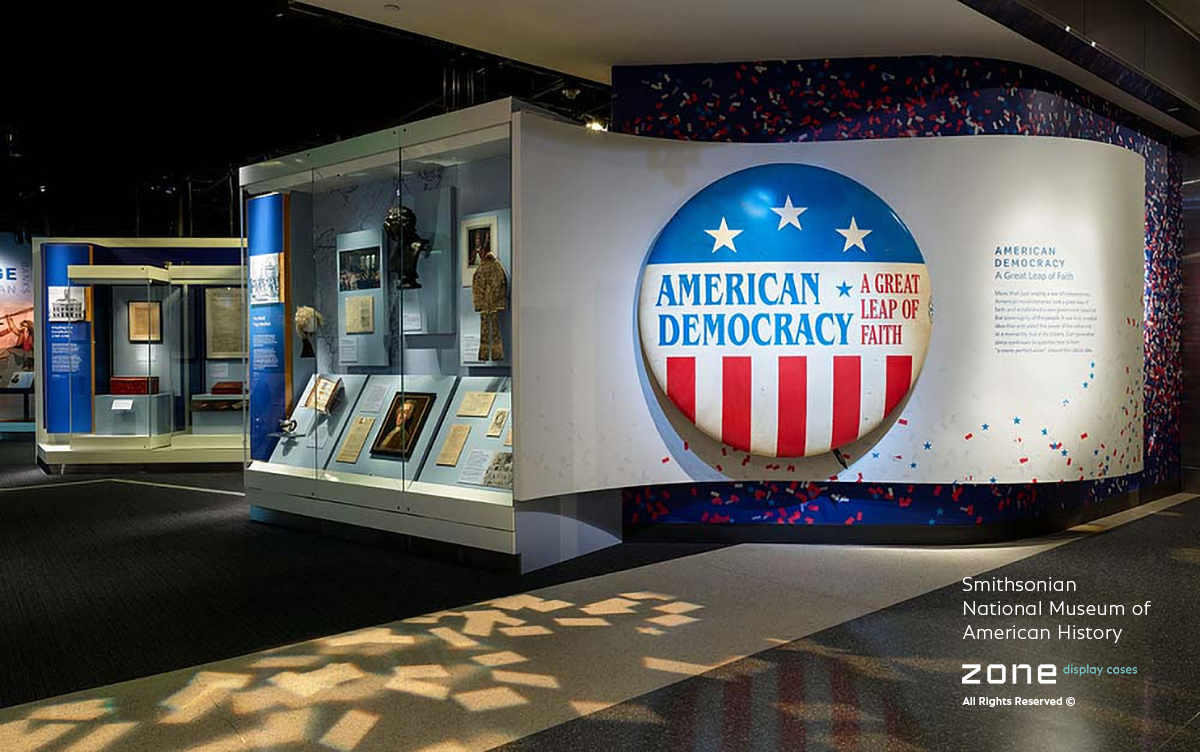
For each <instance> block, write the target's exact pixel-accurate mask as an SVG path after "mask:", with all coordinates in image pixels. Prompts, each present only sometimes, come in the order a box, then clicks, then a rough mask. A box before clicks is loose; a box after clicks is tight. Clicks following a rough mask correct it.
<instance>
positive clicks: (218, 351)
mask: <svg viewBox="0 0 1200 752" xmlns="http://www.w3.org/2000/svg"><path fill="white" fill-rule="evenodd" d="M245 327H246V301H245V298H244V297H243V295H242V290H241V289H240V288H237V287H210V288H208V289H207V290H205V291H204V328H205V331H206V335H207V336H206V343H205V344H206V350H207V352H208V357H210V358H214V359H216V358H243V357H245V356H246V332H245Z"/></svg>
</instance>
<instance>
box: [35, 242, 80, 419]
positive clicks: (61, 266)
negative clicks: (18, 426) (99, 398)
mask: <svg viewBox="0 0 1200 752" xmlns="http://www.w3.org/2000/svg"><path fill="white" fill-rule="evenodd" d="M91 255H92V254H91V247H90V246H88V245H86V244H79V243H48V244H46V245H43V246H42V272H43V273H42V279H44V280H45V290H46V294H45V295H43V300H44V306H43V309H42V312H41V313H42V321H44V322H46V328H45V338H44V340H43V341H44V342H46V343H47V346H46V347H45V349H44V350H43V353H42V357H43V358H44V359H45V362H44V364H43V365H44V371H43V372H44V373H45V374H46V388H45V390H44V392H43V394H44V397H43V398H44V399H45V401H46V402H45V412H44V415H45V417H46V430H47V431H48V432H49V433H91V431H92V324H91V317H92V312H91V311H90V310H87V307H88V306H90V305H91V296H90V295H88V292H89V288H87V287H75V286H72V285H71V281H70V280H69V279H68V278H67V267H68V266H71V265H85V264H90V263H91Z"/></svg>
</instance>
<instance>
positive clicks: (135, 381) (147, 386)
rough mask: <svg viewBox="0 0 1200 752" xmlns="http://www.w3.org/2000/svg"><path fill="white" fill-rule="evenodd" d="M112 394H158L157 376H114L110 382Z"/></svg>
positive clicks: (109, 389) (109, 388)
mask: <svg viewBox="0 0 1200 752" xmlns="http://www.w3.org/2000/svg"><path fill="white" fill-rule="evenodd" d="M108 391H109V393H110V394H158V377H157V376H113V377H112V378H111V379H109V382H108Z"/></svg>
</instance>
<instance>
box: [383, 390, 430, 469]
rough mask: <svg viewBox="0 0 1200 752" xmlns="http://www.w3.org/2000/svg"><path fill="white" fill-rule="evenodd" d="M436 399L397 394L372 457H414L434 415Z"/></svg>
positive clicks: (404, 393)
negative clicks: (423, 430) (426, 425)
mask: <svg viewBox="0 0 1200 752" xmlns="http://www.w3.org/2000/svg"><path fill="white" fill-rule="evenodd" d="M435 399H437V395H436V394H433V393H431V392H396V396H395V397H393V398H392V404H391V406H390V407H389V408H388V411H387V414H386V416H385V417H384V419H383V425H381V426H380V427H379V433H378V434H376V436H375V442H374V443H373V444H372V445H371V454H381V455H385V456H388V457H397V458H399V459H402V460H406V459H408V458H409V457H411V456H412V453H413V448H414V447H416V445H417V439H419V438H420V437H421V430H422V429H424V428H425V423H426V422H427V421H428V420H429V415H430V413H432V412H433V401H434V400H435Z"/></svg>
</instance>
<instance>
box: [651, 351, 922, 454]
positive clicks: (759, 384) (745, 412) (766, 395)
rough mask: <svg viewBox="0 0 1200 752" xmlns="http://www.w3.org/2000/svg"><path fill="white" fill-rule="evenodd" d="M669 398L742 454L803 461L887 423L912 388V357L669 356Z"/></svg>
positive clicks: (706, 430) (914, 366) (914, 368)
mask: <svg viewBox="0 0 1200 752" xmlns="http://www.w3.org/2000/svg"><path fill="white" fill-rule="evenodd" d="M666 360H667V367H666V372H667V373H666V375H667V389H666V391H667V397H668V398H669V399H670V400H671V402H673V403H674V404H675V405H676V407H678V408H679V410H680V411H681V412H682V413H683V415H684V416H685V417H687V418H688V420H690V421H692V422H693V423H695V424H696V426H697V427H699V428H700V429H701V430H702V431H703V432H704V433H706V434H708V435H709V436H714V437H716V436H720V437H721V442H722V443H724V444H727V445H728V446H731V447H733V448H734V449H737V450H740V451H746V452H751V453H752V454H756V455H760V456H768V457H803V456H812V455H815V454H823V453H825V452H828V451H830V450H832V449H837V448H839V447H842V446H845V445H847V444H849V443H851V442H853V441H855V440H856V439H858V438H859V437H861V436H862V435H864V434H865V433H867V432H869V431H870V430H871V428H872V427H874V426H877V425H879V424H880V423H882V422H883V420H884V419H885V418H886V417H887V416H888V415H889V414H890V413H891V412H892V410H894V409H895V408H896V407H897V406H898V405H899V404H900V403H901V402H902V401H903V400H904V397H905V395H907V394H908V391H909V389H910V388H912V384H913V380H914V379H915V377H916V374H917V373H918V372H919V370H920V363H914V359H913V356H912V355H878V356H865V357H864V356H862V355H832V356H830V355H778V356H774V355H765V354H764V355H725V356H722V357H720V358H703V357H702V358H696V357H694V356H668V357H667V359H666Z"/></svg>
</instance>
